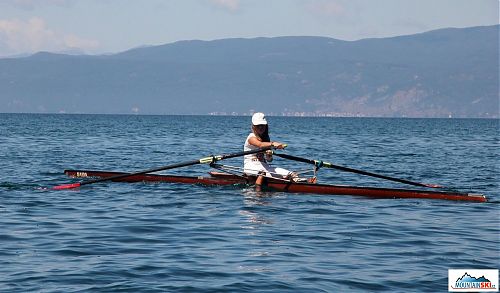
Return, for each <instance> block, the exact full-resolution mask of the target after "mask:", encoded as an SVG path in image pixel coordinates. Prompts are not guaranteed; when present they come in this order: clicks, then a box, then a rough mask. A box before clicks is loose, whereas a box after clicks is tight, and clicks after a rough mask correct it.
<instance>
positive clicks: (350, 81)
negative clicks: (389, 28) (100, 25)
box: [0, 25, 499, 118]
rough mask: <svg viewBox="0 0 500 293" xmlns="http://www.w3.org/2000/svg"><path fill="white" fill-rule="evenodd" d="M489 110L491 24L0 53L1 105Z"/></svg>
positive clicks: (404, 113) (392, 112)
mask: <svg viewBox="0 0 500 293" xmlns="http://www.w3.org/2000/svg"><path fill="white" fill-rule="evenodd" d="M254 111H263V112H266V113H268V114H271V115H308V116H372V117H487V118H498V117H499V25H494V26H483V27H470V28H448V29H440V30H434V31H429V32H425V33H420V34H414V35H407V36H398V37H390V38H377V39H362V40H358V41H342V40H338V39H333V38H326V37H311V36H293V37H274V38H252V39H222V40H214V41H197V40H193V41H179V42H175V43H170V44H165V45H159V46H149V47H139V48H135V49H131V50H128V51H125V52H120V53H116V54H109V55H67V54H55V53H48V52H39V53H36V54H34V55H31V56H28V57H19V58H3V59H0V112H7V113H11V112H29V113H110V114H115V113H124V114H126V113H140V114H223V115H224V114H226V115H247V114H251V113H252V112H254Z"/></svg>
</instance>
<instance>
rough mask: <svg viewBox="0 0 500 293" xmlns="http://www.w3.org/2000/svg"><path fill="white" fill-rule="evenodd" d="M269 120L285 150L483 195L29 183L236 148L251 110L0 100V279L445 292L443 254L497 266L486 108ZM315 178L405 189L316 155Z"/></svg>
mask: <svg viewBox="0 0 500 293" xmlns="http://www.w3.org/2000/svg"><path fill="white" fill-rule="evenodd" d="M268 120H269V121H270V135H271V138H272V139H273V140H275V141H281V142H285V143H287V144H288V145H289V147H288V148H287V150H286V152H287V153H289V154H292V155H297V156H303V157H307V158H311V159H322V160H325V161H330V162H333V163H335V164H339V165H345V166H350V167H352V168H357V169H363V170H367V171H370V172H375V173H382V174H385V175H388V176H393V177H401V178H406V179H409V180H414V181H419V182H429V183H437V184H441V185H445V186H448V187H451V188H455V189H458V190H460V191H465V192H475V193H483V194H485V195H486V196H487V197H488V200H489V202H487V203H467V202H453V201H440V200H423V199H367V198H361V197H353V196H330V195H311V194H288V193H281V192H263V193H257V192H256V191H254V189H253V188H252V187H248V188H236V187H202V186H193V185H181V184H167V183H163V184H159V183H158V184H151V183H150V184H146V183H135V184H130V183H108V182H105V183H99V184H93V185H87V186H84V187H82V188H80V189H76V190H65V191H47V190H40V187H46V186H49V187H50V186H54V185H58V184H62V183H70V182H76V181H77V180H76V179H71V178H67V177H66V176H65V175H64V174H63V170H64V169H77V168H82V169H98V170H117V171H136V170H142V169H150V168H154V167H160V166H164V165H168V164H172V163H176V162H184V161H189V160H194V159H198V158H201V157H204V156H207V155H211V154H221V153H234V152H239V151H241V150H242V148H243V141H244V140H245V138H246V136H247V135H248V133H249V128H250V117H212V116H127V115H121V116H120V115H118V116H114V115H109V116H107V115H33V114H0V167H1V170H2V173H1V175H0V214H1V217H0V291H1V292H364V291H366V292H377V291H381V292H387V291H389V292H446V291H447V284H448V269H450V268H492V269H494V268H498V267H499V263H500V250H499V247H500V233H499V230H500V229H499V227H500V214H499V207H500V205H499V203H500V191H499V185H498V184H499V183H498V182H499V181H500V180H499V179H500V178H499V150H500V148H499V120H475V119H464V120H462V119H371V118H299V117H297V118H287V117H269V118H268ZM224 163H228V164H232V165H241V164H242V159H241V158H237V159H231V160H228V161H227V162H226V161H225V162H224ZM275 163H276V164H279V165H281V166H284V167H287V168H290V169H302V168H308V167H309V166H304V165H300V164H299V163H296V162H291V161H284V160H283V159H279V158H276V159H275ZM207 171H209V168H208V166H204V165H203V166H202V165H198V166H192V167H186V168H181V169H178V170H172V171H171V172H170V173H175V174H186V175H193V174H194V175H203V174H206V172H207ZM319 182H321V183H331V184H335V183H336V184H352V185H374V186H389V187H406V186H404V185H401V184H398V183H394V182H389V181H383V180H380V179H375V178H370V177H365V176H360V175H355V174H349V173H343V172H340V171H335V170H328V169H321V170H320V173H319Z"/></svg>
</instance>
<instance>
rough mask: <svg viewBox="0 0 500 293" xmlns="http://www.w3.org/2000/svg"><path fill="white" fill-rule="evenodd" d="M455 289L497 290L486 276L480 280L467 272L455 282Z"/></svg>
mask: <svg viewBox="0 0 500 293" xmlns="http://www.w3.org/2000/svg"><path fill="white" fill-rule="evenodd" d="M452 288H453V289H493V290H494V289H496V288H495V285H493V284H491V281H490V280H488V279H486V278H485V277H484V276H482V277H480V278H476V277H473V276H471V275H469V274H468V273H467V272H466V273H465V274H464V275H463V276H462V277H460V278H458V279H457V280H456V281H455V286H452Z"/></svg>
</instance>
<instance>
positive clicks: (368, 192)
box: [64, 170, 486, 202]
mask: <svg viewBox="0 0 500 293" xmlns="http://www.w3.org/2000/svg"><path fill="white" fill-rule="evenodd" d="M64 173H65V174H66V175H68V176H70V177H73V178H110V177H114V178H116V179H112V180H111V181H117V182H169V183H184V184H200V185H204V186H224V185H226V186H227V185H235V186H241V185H252V184H254V183H255V179H256V177H254V176H246V175H234V174H228V173H221V172H209V174H210V176H209V177H208V176H197V177H196V176H179V175H159V174H137V175H133V174H130V173H123V172H109V171H93V170H65V171H64ZM127 174H130V176H126V175H127ZM265 185H266V187H267V188H268V189H269V190H276V191H283V192H291V193H311V194H330V195H352V196H364V197H371V198H424V199H441V200H456V201H475V202H485V201H486V197H485V196H484V195H481V194H473V193H462V192H453V191H429V190H417V189H399V188H380V187H358V186H344V185H330V184H313V183H307V182H294V181H292V180H278V179H273V178H266V182H265Z"/></svg>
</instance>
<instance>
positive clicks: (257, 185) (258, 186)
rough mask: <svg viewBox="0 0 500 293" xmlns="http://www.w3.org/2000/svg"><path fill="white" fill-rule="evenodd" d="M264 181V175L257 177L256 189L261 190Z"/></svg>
mask: <svg viewBox="0 0 500 293" xmlns="http://www.w3.org/2000/svg"><path fill="white" fill-rule="evenodd" d="M263 181H264V176H262V175H260V176H257V179H256V180H255V190H257V191H261V190H262V182H263Z"/></svg>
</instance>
